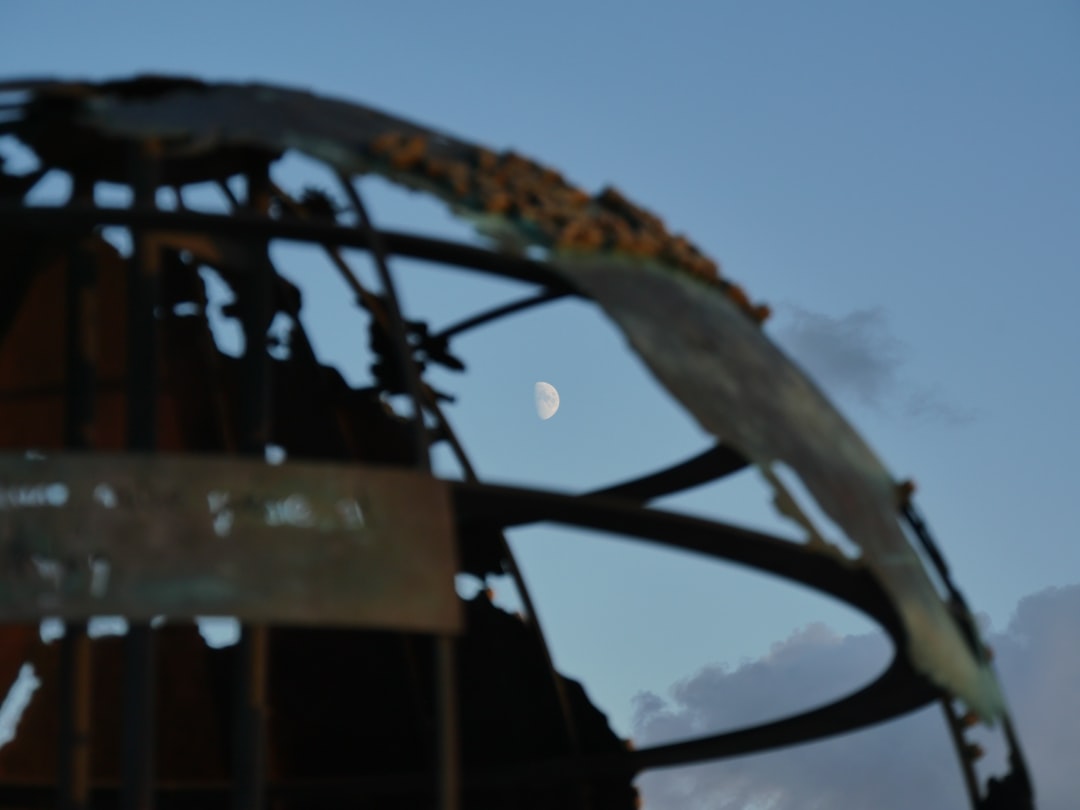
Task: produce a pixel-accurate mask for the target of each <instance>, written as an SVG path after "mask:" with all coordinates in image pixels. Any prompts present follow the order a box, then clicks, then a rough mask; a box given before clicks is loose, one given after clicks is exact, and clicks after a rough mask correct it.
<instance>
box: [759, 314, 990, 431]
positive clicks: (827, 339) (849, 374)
mask: <svg viewBox="0 0 1080 810" xmlns="http://www.w3.org/2000/svg"><path fill="white" fill-rule="evenodd" d="M782 324H783V325H782V326H780V328H779V329H778V331H777V333H776V340H777V342H778V343H780V345H781V346H783V348H784V350H785V351H786V352H787V353H788V354H789V355H791V357H792V358H793V359H794V360H795V361H796V362H797V363H798V364H799V365H800V366H802V367H803V368H804V369H806V371H808V372H809V373H810V375H811V376H812V377H813V378H814V379H815V380H816V381H817V382H818V383H819V384H820V385H821V386H822V388H824V389H825V391H826V392H827V393H829V394H830V395H834V396H837V397H845V396H852V397H855V398H856V399H857V400H858V401H859V402H860V403H862V404H863V405H865V406H867V407H871V408H874V409H877V410H881V411H885V412H887V413H893V414H897V413H898V414H900V415H902V416H904V417H907V418H910V419H930V420H934V421H938V422H944V423H946V424H949V425H961V424H967V423H969V422H971V421H973V420H974V418H975V413H974V412H973V411H971V410H967V409H964V408H961V407H958V406H956V405H953V404H951V403H949V402H948V401H947V400H946V399H945V398H944V397H943V396H942V394H941V393H940V392H939V391H938V390H937V389H936V388H935V387H934V386H928V385H924V384H919V383H916V382H914V381H912V380H909V379H906V378H905V377H904V376H903V374H902V373H901V370H902V368H903V366H904V365H905V363H906V361H907V357H906V355H907V349H906V346H905V345H904V343H903V342H902V341H900V340H899V339H897V338H896V337H895V336H894V335H893V334H892V332H891V331H890V329H889V323H888V316H887V315H886V313H885V311H884V310H883V309H881V308H880V307H877V308H873V309H858V310H854V311H852V312H849V313H848V314H847V315H842V316H838V317H833V316H831V315H825V314H822V313H818V312H811V311H809V310H806V309H802V308H801V307H796V306H791V305H789V306H786V307H784V309H783V311H782Z"/></svg>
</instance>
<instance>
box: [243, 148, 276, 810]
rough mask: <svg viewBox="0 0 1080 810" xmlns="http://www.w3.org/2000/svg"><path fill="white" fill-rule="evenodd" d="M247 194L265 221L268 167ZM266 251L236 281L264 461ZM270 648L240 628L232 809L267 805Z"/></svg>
mask: <svg viewBox="0 0 1080 810" xmlns="http://www.w3.org/2000/svg"><path fill="white" fill-rule="evenodd" d="M247 192H248V198H247V206H246V208H247V210H248V211H250V212H252V213H254V214H256V215H261V216H264V217H265V216H267V215H268V212H269V209H270V177H269V166H266V167H263V169H262V170H261V171H259V172H258V173H256V172H251V173H250V174H248V176H247ZM268 247H269V246H268V244H267V242H266V241H265V240H252V241H251V242H250V244H249V250H250V256H251V263H250V267H248V268H246V269H247V270H248V272H246V273H245V274H244V275H243V276H242V277H241V278H240V280H239V281H238V287H239V289H238V290H237V298H238V301H239V304H240V320H241V324H242V326H243V330H244V357H243V360H242V365H241V374H242V379H241V385H240V390H241V393H240V401H241V406H240V413H241V427H240V430H241V436H240V451H241V453H243V454H246V455H252V456H256V457H264V456H265V453H266V445H267V444H268V442H269V440H270V425H271V418H272V416H271V412H270V408H271V398H270V355H269V354H268V353H267V351H266V333H267V329H268V328H269V326H270V321H271V319H272V318H273V315H274V301H273V296H274V277H275V275H276V274H275V270H274V267H273V265H272V264H271V262H270V256H269V254H268ZM269 644H270V636H269V629H268V627H267V626H266V625H264V624H258V625H255V624H245V625H243V626H242V627H241V631H240V642H239V644H238V645H237V647H236V653H235V655H236V678H237V684H236V706H235V716H234V724H235V725H234V736H233V788H234V794H233V806H234V808H235V809H236V810H262V808H263V807H264V806H265V803H266V768H267V731H268V729H267V698H268V682H269V676H268V672H267V668H268V661H269Z"/></svg>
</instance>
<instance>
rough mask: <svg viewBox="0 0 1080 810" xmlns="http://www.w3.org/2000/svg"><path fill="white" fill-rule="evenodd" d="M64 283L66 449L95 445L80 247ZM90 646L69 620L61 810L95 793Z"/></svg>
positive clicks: (74, 808) (79, 805)
mask: <svg viewBox="0 0 1080 810" xmlns="http://www.w3.org/2000/svg"><path fill="white" fill-rule="evenodd" d="M93 193H94V189H93V183H89V182H86V181H85V180H83V181H80V178H76V181H75V187H74V189H73V192H72V202H75V201H79V202H85V201H88V200H89V201H92V200H93ZM66 275H67V279H66V284H65V289H66V293H65V309H66V315H67V317H66V323H65V325H64V328H65V330H66V331H65V346H64V355H65V370H64V442H63V443H64V446H65V447H66V448H71V449H84V448H88V447H90V446H91V445H92V437H91V430H92V427H93V420H94V388H95V382H96V373H95V371H96V369H95V361H96V357H95V356H94V353H93V343H92V341H93V340H94V339H95V337H96V334H95V333H96V331H97V322H96V318H95V315H96V307H95V300H94V299H95V296H96V290H95V287H96V282H97V278H96V275H97V273H96V266H95V265H94V262H93V260H92V258H91V257H90V256H89V255H87V252H86V250H85V248H84V247H83V246H82V245H81V244H74V245H72V246H71V248H70V249H69V251H68V257H67V274H66ZM91 673H92V667H91V645H90V639H89V638H88V637H87V635H86V623H85V622H69V623H68V625H67V627H66V628H65V632H64V637H63V639H62V640H61V641H60V675H59V677H60V683H59V693H60V703H59V712H60V737H59V744H58V746H57V748H58V752H59V761H58V763H57V787H58V790H59V802H58V804H59V806H60V807H61V808H62V810H83V808H85V807H86V806H87V801H88V799H89V791H90V722H91V717H90V705H91V689H92V685H91Z"/></svg>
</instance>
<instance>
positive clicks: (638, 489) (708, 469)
mask: <svg viewBox="0 0 1080 810" xmlns="http://www.w3.org/2000/svg"><path fill="white" fill-rule="evenodd" d="M747 465H748V462H747V461H746V459H745V458H743V456H742V454H740V453H739V452H738V451H737V450H735V449H733V448H731V447H728V446H727V445H725V444H723V443H719V444H716V445H713V446H712V447H710V448H709V449H708V450H706V451H705V452H703V453H699V454H698V455H696V456H693V457H692V458H688V459H686V460H685V461H682V462H679V463H677V464H673V465H672V466H670V467H667V468H666V469H663V470H659V471H657V472H654V473H649V474H648V475H643V476H640V477H639V478H633V479H631V480H629V481H623V482H622V483H619V484H612V485H611V486H608V487H604V488H602V489H594V490H592V491H591V492H589V493H588V494H589V495H590V496H600V497H606V498H625V499H626V500H629V501H635V502H638V503H646V502H648V501H651V500H653V499H654V498H660V497H662V496H664V495H671V494H673V493H676V492H683V491H684V490H688V489H693V488H694V487H697V486H701V485H702V484H708V483H711V482H713V481H718V480H720V479H721V478H724V477H725V476H728V475H731V474H733V473H737V472H739V471H740V470H743V469H745V468H746V467H747Z"/></svg>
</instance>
